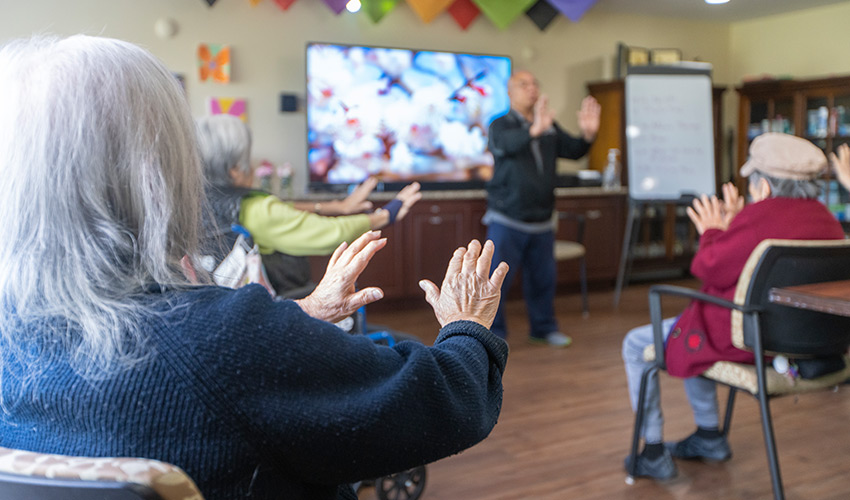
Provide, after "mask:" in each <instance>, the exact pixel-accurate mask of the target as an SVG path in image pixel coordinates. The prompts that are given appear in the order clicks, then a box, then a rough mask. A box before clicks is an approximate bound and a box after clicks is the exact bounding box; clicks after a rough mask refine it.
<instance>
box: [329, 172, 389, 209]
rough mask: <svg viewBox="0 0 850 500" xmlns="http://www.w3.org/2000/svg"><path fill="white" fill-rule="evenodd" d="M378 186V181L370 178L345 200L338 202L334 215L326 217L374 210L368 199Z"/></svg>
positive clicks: (334, 207)
mask: <svg viewBox="0 0 850 500" xmlns="http://www.w3.org/2000/svg"><path fill="white" fill-rule="evenodd" d="M377 185H378V179H376V178H375V177H369V178H368V179H366V180H365V181H363V182H361V183H360V185H359V186H357V187H356V188H354V190H353V191H352V192H351V194H349V195H348V196H347V197H346V198H345V199H344V200H340V201H338V202H336V203H335V204H334V206H333V214H331V213H327V214H326V215H351V214H360V213H363V212H368V211H369V210H372V206H373V205H372V202H371V201H369V200H367V199H366V198H368V197H369V195H370V194H372V191H374V189H375V186H377Z"/></svg>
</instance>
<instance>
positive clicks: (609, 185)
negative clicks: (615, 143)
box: [602, 148, 621, 191]
mask: <svg viewBox="0 0 850 500" xmlns="http://www.w3.org/2000/svg"><path fill="white" fill-rule="evenodd" d="M619 154H620V150H619V149H617V148H611V149H609V150H608V165H606V166H605V170H603V171H602V188H603V189H605V190H609V191H613V190H617V189H620V187H621V184H620V161H619V160H617V155H619Z"/></svg>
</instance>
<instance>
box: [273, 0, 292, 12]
mask: <svg viewBox="0 0 850 500" xmlns="http://www.w3.org/2000/svg"><path fill="white" fill-rule="evenodd" d="M274 3H276V4H277V6H278V7H280V8H281V10H286V9H288V8H289V7H290V6H291V5H292V4H294V3H295V0H274Z"/></svg>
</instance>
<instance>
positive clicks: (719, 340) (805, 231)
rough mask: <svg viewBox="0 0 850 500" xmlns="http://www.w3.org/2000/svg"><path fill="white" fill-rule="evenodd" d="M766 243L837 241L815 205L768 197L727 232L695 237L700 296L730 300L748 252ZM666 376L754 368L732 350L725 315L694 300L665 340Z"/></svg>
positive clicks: (836, 229) (838, 234)
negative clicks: (724, 365) (717, 366)
mask: <svg viewBox="0 0 850 500" xmlns="http://www.w3.org/2000/svg"><path fill="white" fill-rule="evenodd" d="M768 238H781V239H794V240H810V239H811V240H817V239H824V240H826V239H843V238H844V231H843V230H842V228H841V224H840V223H839V222H838V221H837V220H836V219H835V217H834V216H833V215H832V214H831V213H830V212H829V211H828V210H827V209H826V207H824V206H823V205H822V204H821V203H820V202H818V201H817V200H799V199H792V198H768V199H766V200H763V201H760V202H758V203H753V204H750V205H747V206H746V207H744V209H743V210H741V212H740V213H739V214H738V215H737V216H736V217H735V218H734V219H733V220H732V223H731V224H729V229H727V230H726V231H721V230H719V229H709V230H707V231H705V232H704V233H703V234H702V236H701V237H700V241H699V251H697V253H696V255H695V256H694V260H693V262H691V274H693V275H694V276H695V277H697V278H699V279H700V280H702V288H701V289H700V290H701V291H703V292H705V293H708V294H711V295H714V296H716V297H721V298H724V299H727V300H732V298H733V296H734V294H735V285H736V284H737V282H738V276H739V275H740V274H741V271H742V270H743V269H744V264H745V263H746V262H747V258H749V256H750V253H752V251H753V250H754V249H755V247H756V246H757V245H758V244H759V243H760V242H761V241H762V240H765V239H768ZM665 357H666V361H667V371H668V372H669V373H670V374H671V375H674V376H677V377H683V378H684V377H693V376H696V375H699V374H700V373H702V372H703V371H705V370H706V369H708V368H709V367H710V366H711V365H713V364H714V363H715V362H716V361H735V362H739V363H750V364H752V363H755V360H754V357H753V354H752V353H751V352H749V351H743V350H741V349H738V348H736V347H735V346H733V345H732V339H731V312H730V311H729V310H728V309H725V308H722V307H719V306H715V305H712V304H705V303H702V302H698V301H694V302H691V304H690V305H689V306H688V307H687V309H685V311H684V312H683V313H682V315H681V317H680V318H679V321H678V322H676V325H675V326H674V327H673V331H672V332H671V333H670V336H669V337H668V338H667V347H666V350H665Z"/></svg>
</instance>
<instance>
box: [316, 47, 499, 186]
mask: <svg viewBox="0 0 850 500" xmlns="http://www.w3.org/2000/svg"><path fill="white" fill-rule="evenodd" d="M306 59H307V142H308V153H307V155H308V157H307V163H308V165H309V170H310V189H311V190H320V189H329V188H331V189H333V187H337V188H339V189H344V188H346V187H347V186H349V185H351V184H354V183H359V182H361V181H363V180H364V179H366V178H367V177H369V176H376V177H378V178H379V179H380V180H381V181H382V183H383V185H384V186H385V188H386V189H396V188H398V187H400V186H401V185H404V184H408V183H410V182H412V181H419V182H420V183H422V185H423V188H426V189H428V188H432V189H434V188H443V189H451V188H459V187H481V186H483V184H484V182H485V181H486V180H487V179H489V178H490V176H491V175H492V169H493V157H492V155H491V154H490V153H489V152H488V151H487V133H488V128H489V126H490V122H491V121H493V119H494V118H497V117H498V116H500V115H502V114H504V113H506V112H507V111H508V109H509V108H510V103H509V101H508V94H507V81H508V78H509V77H510V74H511V60H510V58H508V57H503V56H492V55H476V54H461V53H454V52H435V51H427V50H409V49H397V48H381V47H360V46H351V45H334V44H327V43H310V44H308V45H307V58H306Z"/></svg>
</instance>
